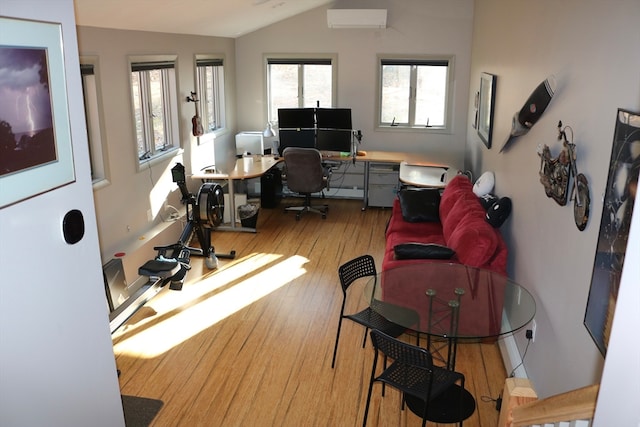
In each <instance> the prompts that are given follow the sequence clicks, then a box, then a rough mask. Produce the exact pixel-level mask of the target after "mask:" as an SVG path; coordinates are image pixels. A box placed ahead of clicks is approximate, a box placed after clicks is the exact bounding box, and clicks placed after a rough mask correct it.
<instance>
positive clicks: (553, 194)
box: [538, 121, 591, 231]
mask: <svg viewBox="0 0 640 427" xmlns="http://www.w3.org/2000/svg"><path fill="white" fill-rule="evenodd" d="M567 131H570V132H571V139H570V140H569V139H567ZM558 140H559V141H562V150H561V151H560V153H559V154H558V157H552V156H551V149H550V148H549V146H548V145H546V144H545V145H543V146H538V155H539V156H540V172H539V174H540V182H541V183H542V185H543V187H544V192H545V194H546V195H547V197H550V198H552V199H553V200H555V201H556V203H558V204H559V205H560V206H565V205H566V204H567V202H568V201H569V200H573V218H574V221H575V223H576V226H577V227H578V230H580V231H583V230H584V229H585V228H586V226H587V222H588V221H589V205H590V204H591V198H590V196H589V183H588V181H587V178H586V177H585V176H584V175H583V174H581V173H578V168H577V166H576V145H575V144H574V143H573V129H572V128H571V127H570V126H565V127H564V128H563V127H562V121H560V122H558ZM572 177H573V179H571V178H572ZM569 184H572V185H571V195H569Z"/></svg>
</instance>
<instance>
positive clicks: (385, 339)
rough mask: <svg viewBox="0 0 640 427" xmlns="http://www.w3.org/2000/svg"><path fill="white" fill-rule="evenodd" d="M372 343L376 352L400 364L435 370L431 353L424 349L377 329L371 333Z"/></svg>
mask: <svg viewBox="0 0 640 427" xmlns="http://www.w3.org/2000/svg"><path fill="white" fill-rule="evenodd" d="M371 342H372V343H373V348H374V349H375V350H376V351H380V352H382V354H384V355H385V356H387V357H389V358H390V359H393V360H395V361H396V362H398V363H403V364H405V365H410V366H414V367H418V368H423V369H425V370H431V369H432V368H433V358H432V357H431V353H429V352H428V351H427V350H425V349H424V348H420V347H417V346H415V345H411V344H408V343H405V342H402V341H400V340H397V339H395V338H393V337H390V336H389V335H387V334H385V333H384V332H380V331H378V330H376V329H374V330H372V331H371Z"/></svg>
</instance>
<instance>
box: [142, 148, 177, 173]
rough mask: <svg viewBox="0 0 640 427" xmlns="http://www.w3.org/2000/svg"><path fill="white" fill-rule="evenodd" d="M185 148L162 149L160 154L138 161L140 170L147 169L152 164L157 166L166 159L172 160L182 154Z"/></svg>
mask: <svg viewBox="0 0 640 427" xmlns="http://www.w3.org/2000/svg"><path fill="white" fill-rule="evenodd" d="M182 153H184V150H183V149H182V148H178V147H174V148H170V149H168V150H166V151H162V152H161V153H160V154H156V155H154V156H152V157H149V158H148V159H144V160H139V161H138V172H140V171H142V170H145V169H147V168H148V167H150V166H155V165H157V164H159V163H161V162H164V161H166V160H171V159H173V158H174V157H176V156H179V155H182Z"/></svg>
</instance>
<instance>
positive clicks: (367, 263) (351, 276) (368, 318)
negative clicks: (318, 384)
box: [331, 255, 419, 368]
mask: <svg viewBox="0 0 640 427" xmlns="http://www.w3.org/2000/svg"><path fill="white" fill-rule="evenodd" d="M338 276H339V277H340V285H341V287H342V307H341V308H340V319H339V320H338V331H337V333H336V344H335V346H334V348H333V359H332V360H331V367H332V368H333V367H334V366H335V364H336V355H337V353H338V341H339V340H340V331H341V329H342V320H343V319H349V320H351V321H353V322H356V323H358V324H360V325H362V326H364V327H365V330H364V339H363V340H362V347H363V348H364V346H365V344H366V343H367V333H368V332H369V329H378V330H381V331H384V332H385V333H386V334H388V335H391V336H393V337H399V336H400V335H402V334H403V333H404V332H405V331H406V330H407V328H406V327H405V326H401V325H398V324H396V323H393V322H390V321H389V320H387V319H386V318H384V317H383V316H382V315H380V314H379V313H378V312H376V311H374V310H373V309H372V308H371V307H367V308H365V309H364V310H362V311H359V312H357V313H353V314H344V307H345V304H346V302H347V289H349V287H350V286H351V285H352V284H353V283H354V282H355V281H356V280H358V279H360V278H364V277H372V278H374V279H375V278H376V265H375V262H374V260H373V257H372V256H371V255H362V256H359V257H358V258H354V259H352V260H351V261H347V262H346V263H344V264H342V265H341V266H340V267H339V268H338ZM372 303H373V304H384V303H382V302H380V301H372ZM391 309H393V310H396V311H399V310H402V311H404V312H406V313H403V316H404V317H407V318H409V319H413V320H410V321H411V323H412V324H418V323H419V317H418V313H416V312H415V311H414V310H411V309H406V308H403V307H392V308H391ZM418 339H419V337H418Z"/></svg>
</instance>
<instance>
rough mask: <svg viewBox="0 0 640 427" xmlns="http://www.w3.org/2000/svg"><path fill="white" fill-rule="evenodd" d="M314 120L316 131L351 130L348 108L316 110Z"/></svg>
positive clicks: (349, 110)
mask: <svg viewBox="0 0 640 427" xmlns="http://www.w3.org/2000/svg"><path fill="white" fill-rule="evenodd" d="M316 120H317V126H318V129H345V130H351V129H353V128H352V127H351V109H350V108H318V109H316Z"/></svg>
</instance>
